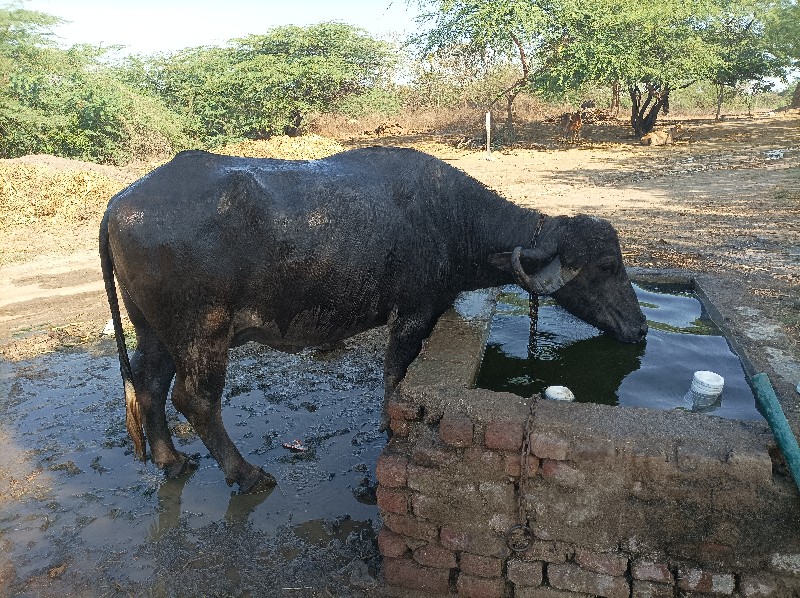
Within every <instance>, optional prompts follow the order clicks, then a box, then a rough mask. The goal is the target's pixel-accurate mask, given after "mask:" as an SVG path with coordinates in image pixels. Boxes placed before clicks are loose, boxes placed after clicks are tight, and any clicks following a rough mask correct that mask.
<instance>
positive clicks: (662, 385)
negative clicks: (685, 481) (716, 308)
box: [476, 285, 761, 419]
mask: <svg viewBox="0 0 800 598" xmlns="http://www.w3.org/2000/svg"><path fill="white" fill-rule="evenodd" d="M634 289H635V290H636V294H637V296H638V298H639V304H640V306H641V308H642V311H643V312H644V313H645V316H647V321H648V325H649V327H650V331H649V332H648V334H647V338H646V340H645V342H643V343H639V344H626V343H620V342H617V341H615V340H613V339H612V338H611V337H610V336H607V335H603V334H602V333H600V331H599V330H597V329H596V328H594V327H592V326H590V325H589V324H587V323H585V322H583V321H582V320H579V319H577V318H575V317H574V316H572V315H571V314H569V313H567V312H566V311H564V310H563V309H562V308H560V307H559V306H557V305H556V304H555V303H554V302H552V301H543V302H542V306H541V308H540V310H539V334H538V338H537V343H536V345H535V346H534V347H531V346H530V345H529V339H528V331H529V318H528V301H527V294H526V293H524V292H522V291H521V289H519V287H507V288H506V289H505V292H504V293H501V295H500V296H499V297H498V304H497V312H496V314H495V316H494V318H493V319H492V328H491V333H490V335H489V341H488V343H487V346H486V352H485V355H484V359H483V363H482V364H481V369H480V372H479V373H478V380H477V383H476V385H477V386H478V387H481V388H487V389H489V390H498V391H509V392H513V393H515V394H518V395H520V396H525V397H528V396H531V395H532V394H535V393H541V392H543V391H544V389H545V388H547V387H548V386H551V385H559V386H567V387H568V388H570V389H571V390H572V391H573V392H574V393H575V396H576V400H577V401H579V402H585V403H600V404H606V405H622V406H628V407H650V408H653V409H675V408H681V409H691V408H692V405H691V404H690V403H687V402H686V401H685V396H686V393H687V390H688V389H689V386H690V384H691V381H692V376H693V374H694V372H695V371H696V370H700V369H703V370H711V371H714V372H717V373H718V374H720V375H722V376H723V377H724V378H725V390H724V392H723V396H722V401H721V402H720V403H718V404H715V405H713V406H712V407H711V408H710V409H709V411H710V412H713V414H714V415H717V416H721V417H727V418H731V419H760V418H761V415H760V414H759V413H758V411H757V409H756V406H755V400H754V398H753V393H752V391H751V390H750V387H749V385H748V384H747V379H746V376H745V374H744V371H743V369H742V365H741V362H740V361H739V358H738V357H737V356H736V355H735V354H734V353H733V352H732V351H731V350H730V347H729V346H728V343H727V341H726V340H725V338H724V337H723V336H722V334H721V332H720V331H719V330H718V329H717V328H716V326H714V324H713V322H711V320H710V319H709V318H708V315H707V314H706V313H705V311H704V309H703V305H702V303H701V302H700V301H699V300H698V299H697V297H696V296H695V295H694V294H692V293H690V292H687V291H685V290H679V291H675V290H673V289H670V290H668V291H667V290H664V289H660V288H657V287H648V288H644V287H641V286H636V285H634Z"/></svg>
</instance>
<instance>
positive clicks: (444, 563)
mask: <svg viewBox="0 0 800 598" xmlns="http://www.w3.org/2000/svg"><path fill="white" fill-rule="evenodd" d="M414 560H415V561H417V562H418V563H419V564H420V565H425V566H426V567H437V568H439V569H453V568H455V567H456V553H455V552H453V551H452V550H448V549H447V548H444V547H442V546H440V545H438V544H426V545H425V546H421V547H419V548H417V549H416V550H415V551H414Z"/></svg>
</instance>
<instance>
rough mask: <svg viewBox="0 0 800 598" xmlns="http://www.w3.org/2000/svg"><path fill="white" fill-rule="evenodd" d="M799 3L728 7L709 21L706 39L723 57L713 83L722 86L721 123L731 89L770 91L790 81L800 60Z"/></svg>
mask: <svg viewBox="0 0 800 598" xmlns="http://www.w3.org/2000/svg"><path fill="white" fill-rule="evenodd" d="M797 13H798V7H797V5H796V4H795V3H794V2H785V1H784V2H773V1H772V0H767V1H759V0H756V1H753V2H748V3H746V4H745V3H741V2H729V3H727V4H726V5H725V6H723V7H722V8H721V10H720V11H719V13H718V14H717V15H716V16H715V17H714V18H713V19H712V20H711V21H710V23H709V26H708V29H707V33H706V34H707V35H708V36H709V37H710V39H711V41H712V43H714V44H715V45H716V46H717V48H718V52H719V63H718V66H717V68H716V70H715V71H714V73H713V74H712V77H711V81H712V82H713V83H714V85H716V86H717V115H716V116H717V118H719V114H720V110H721V107H722V102H723V98H724V95H725V91H726V89H728V90H732V91H734V92H738V91H739V89H740V88H741V87H742V86H744V85H745V84H746V87H747V88H748V89H749V90H751V91H754V92H758V91H766V90H769V89H771V88H772V87H773V86H774V81H775V80H776V79H784V80H785V79H786V76H787V73H788V72H789V70H790V69H791V68H792V67H793V66H794V65H795V64H796V63H797V57H798V55H800V47H798V44H800V41H798V38H800V24H798V22H797V20H798V18H800V14H797Z"/></svg>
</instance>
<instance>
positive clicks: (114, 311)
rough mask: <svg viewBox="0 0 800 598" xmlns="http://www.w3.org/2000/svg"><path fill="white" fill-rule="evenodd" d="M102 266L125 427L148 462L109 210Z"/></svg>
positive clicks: (103, 225) (102, 232)
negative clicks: (116, 281) (119, 293)
mask: <svg viewBox="0 0 800 598" xmlns="http://www.w3.org/2000/svg"><path fill="white" fill-rule="evenodd" d="M100 267H101V269H102V270H103V282H104V283H105V286H106V296H107V297H108V306H109V308H111V320H112V322H113V323H114V336H115V337H116V339H117V353H118V354H119V365H120V373H121V374H122V383H123V385H124V387H125V427H126V428H127V429H128V435H129V436H130V437H131V440H132V441H133V448H134V452H135V454H136V458H137V459H140V460H141V461H146V460H147V456H146V453H145V449H146V440H145V437H144V426H143V425H142V410H141V405H140V403H139V400H138V399H137V397H136V390H135V389H134V386H133V370H132V369H131V362H130V359H129V358H128V349H127V348H126V347H125V334H124V332H123V330H122V317H121V316H120V312H119V299H118V298H117V287H116V285H115V284H114V260H113V256H112V254H111V245H110V243H109V240H108V212H106V214H105V215H104V216H103V221H102V223H101V224H100Z"/></svg>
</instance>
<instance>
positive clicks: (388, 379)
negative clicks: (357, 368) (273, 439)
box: [380, 314, 437, 432]
mask: <svg viewBox="0 0 800 598" xmlns="http://www.w3.org/2000/svg"><path fill="white" fill-rule="evenodd" d="M436 319H437V316H432V315H422V314H414V315H412V316H402V315H401V316H398V317H396V318H394V319H393V320H391V321H390V322H389V342H388V343H387V345H386V357H385V359H384V362H383V410H382V411H381V426H380V431H381V432H385V431H387V430H389V415H388V413H387V412H386V403H387V402H388V401H389V399H390V398H391V396H392V394H393V393H394V391H395V389H396V388H397V385H398V384H400V381H401V380H402V379H403V377H404V376H405V375H406V371H408V366H409V365H411V362H412V361H414V359H415V358H416V357H417V355H419V352H420V350H421V349H422V342H423V341H424V340H425V339H426V338H428V336H430V334H431V331H432V330H433V327H434V326H435V325H436Z"/></svg>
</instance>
